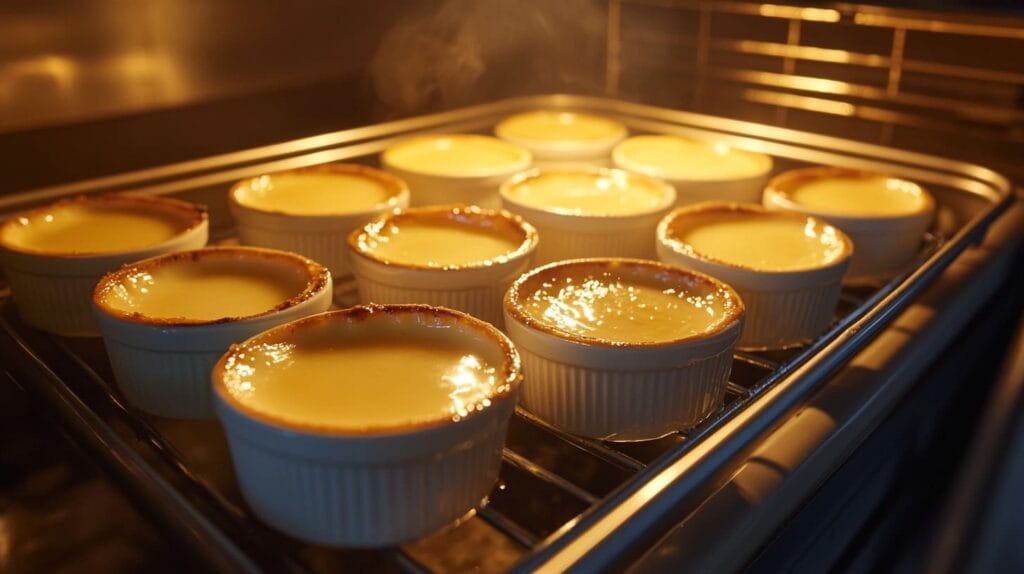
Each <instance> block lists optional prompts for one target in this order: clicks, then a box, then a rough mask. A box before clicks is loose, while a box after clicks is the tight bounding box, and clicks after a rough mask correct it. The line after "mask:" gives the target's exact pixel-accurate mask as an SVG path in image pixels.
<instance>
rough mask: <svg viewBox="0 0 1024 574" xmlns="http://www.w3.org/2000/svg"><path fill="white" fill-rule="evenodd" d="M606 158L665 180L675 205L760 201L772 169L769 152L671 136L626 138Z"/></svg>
mask: <svg viewBox="0 0 1024 574" xmlns="http://www.w3.org/2000/svg"><path fill="white" fill-rule="evenodd" d="M612 163H613V164H614V165H615V167H618V168H621V169H625V170H628V171H632V172H635V173H642V174H644V175H649V176H651V177H658V178H661V179H664V180H665V181H667V182H669V183H671V184H672V185H673V186H674V187H675V188H676V193H677V196H676V197H677V200H676V201H677V203H676V204H677V205H680V206H682V205H689V204H691V203H698V202H701V201H738V202H746V203H760V202H761V192H762V190H763V189H764V184H765V182H766V181H768V175H769V174H770V173H771V171H772V158H771V156H769V155H766V154H763V153H757V152H751V151H746V150H741V149H737V148H734V147H732V146H730V145H728V144H726V143H723V142H708V141H699V140H691V139H688V138H684V137H680V136H674V135H642V136H634V137H631V138H628V139H626V140H624V141H623V142H622V143H620V144H619V145H617V146H615V149H614V150H612Z"/></svg>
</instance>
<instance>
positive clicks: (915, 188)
mask: <svg viewBox="0 0 1024 574" xmlns="http://www.w3.org/2000/svg"><path fill="white" fill-rule="evenodd" d="M925 193H926V192H925V191H924V190H923V189H921V187H920V186H919V185H917V184H915V183H912V182H909V181H906V180H903V179H897V178H893V177H886V176H884V175H870V174H856V175H849V176H833V177H823V178H819V179H812V180H809V181H807V182H806V183H803V184H800V185H798V186H796V187H794V188H792V189H789V190H788V191H787V194H788V196H789V198H790V199H791V200H792V201H794V202H796V203H798V204H800V205H802V206H804V207H806V208H808V209H812V210H814V211H817V212H820V213H828V214H833V215H853V216H879V215H881V216H893V215H910V214H913V213H917V212H919V211H921V210H922V209H923V208H924V206H925V202H926V201H927V200H926V198H925Z"/></svg>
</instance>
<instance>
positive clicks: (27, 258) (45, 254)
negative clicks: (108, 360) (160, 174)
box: [0, 193, 209, 337]
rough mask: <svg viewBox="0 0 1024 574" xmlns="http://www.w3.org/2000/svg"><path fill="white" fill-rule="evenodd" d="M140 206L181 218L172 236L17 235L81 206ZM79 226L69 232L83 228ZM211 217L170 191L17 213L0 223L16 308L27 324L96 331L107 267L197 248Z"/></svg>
mask: <svg viewBox="0 0 1024 574" xmlns="http://www.w3.org/2000/svg"><path fill="white" fill-rule="evenodd" d="M91 208H96V209H108V208H110V209H114V208H116V209H124V210H126V211H134V210H138V211H139V212H141V213H145V214H157V215H158V216H159V217H163V216H164V215H165V214H166V215H167V217H168V218H170V219H171V220H173V221H175V222H176V224H178V223H180V230H179V231H178V233H177V234H175V235H174V236H173V237H170V238H168V239H166V240H164V241H160V242H159V243H156V244H153V245H145V246H141V247H140V246H137V245H136V246H134V247H131V248H126V249H124V250H114V251H111V250H105V251H102V252H90V251H88V250H78V249H73V250H58V251H54V250H50V249H33V248H32V247H31V246H29V245H26V244H25V243H24V242H22V241H19V240H18V236H19V235H20V234H23V233H31V230H32V228H33V227H36V226H44V225H52V224H53V223H54V222H55V221H56V222H59V221H60V218H61V213H62V212H65V211H66V210H79V209H91ZM82 232H83V231H82V229H81V228H74V229H69V230H68V231H67V232H66V233H70V234H75V235H77V234H80V233H82ZM208 234H209V220H208V217H207V214H206V208H205V207H203V206H200V205H196V204H193V203H188V202H185V201H180V200H177V199H170V198H167V197H158V196H144V195H134V194H119V193H110V194H102V195H92V196H80V197H74V198H70V199H64V200H60V201H57V202H55V203H52V204H50V205H47V206H44V207H40V208H36V209H31V210H28V211H24V212H21V213H17V214H15V215H14V216H12V217H11V218H10V219H8V220H7V221H6V222H5V223H4V224H3V226H2V227H0V264H2V265H3V267H4V271H5V273H6V275H7V281H8V283H9V285H10V287H11V292H12V293H13V295H14V304H15V306H16V308H17V310H18V314H19V315H20V316H21V318H22V320H24V321H25V322H26V323H28V324H29V325H32V326H33V327H36V328H37V329H41V330H43V331H47V332H50V333H55V334H58V335H66V336H91V337H94V336H98V335H99V331H98V330H97V327H96V322H95V320H94V319H93V315H92V309H91V305H90V302H91V300H92V291H93V288H94V287H96V282H97V281H99V279H100V277H102V276H103V274H104V273H107V272H108V271H112V270H114V269H117V268H118V267H120V266H121V265H123V264H125V263H128V262H130V261H135V260H138V259H144V258H146V257H152V256H154V255H159V254H161V253H172V252H175V251H183V250H186V249H198V248H200V247H202V246H204V245H206V240H207V237H208Z"/></svg>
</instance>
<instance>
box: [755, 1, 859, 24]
mask: <svg viewBox="0 0 1024 574" xmlns="http://www.w3.org/2000/svg"><path fill="white" fill-rule="evenodd" d="M757 13H758V14H760V15H761V16H767V17H769V18H789V19H790V20H791V21H794V22H799V21H801V20H806V21H808V22H838V21H839V17H840V14H839V11H838V10H829V9H825V8H801V7H799V6H779V5H778V4H761V6H760V7H758V11H757Z"/></svg>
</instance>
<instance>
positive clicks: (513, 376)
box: [213, 303, 523, 438]
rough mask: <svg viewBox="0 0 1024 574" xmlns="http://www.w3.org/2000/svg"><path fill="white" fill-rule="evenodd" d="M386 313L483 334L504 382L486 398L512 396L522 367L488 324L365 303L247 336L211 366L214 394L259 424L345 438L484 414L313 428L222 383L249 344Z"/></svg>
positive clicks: (431, 309)
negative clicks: (495, 351) (498, 358)
mask: <svg viewBox="0 0 1024 574" xmlns="http://www.w3.org/2000/svg"><path fill="white" fill-rule="evenodd" d="M380 314H388V315H396V314H407V315H409V314H426V315H432V316H434V317H439V316H445V317H448V318H450V319H451V320H453V322H454V324H456V325H458V326H459V327H461V328H463V329H472V330H474V331H477V332H478V333H483V335H484V337H486V338H487V339H488V340H490V341H492V342H494V343H497V345H498V347H499V348H500V349H501V354H502V357H503V359H504V360H503V362H502V370H503V373H504V375H505V379H504V382H505V384H504V385H502V386H503V387H504V390H502V391H500V392H495V393H494V394H492V395H491V396H490V397H488V398H490V399H491V400H492V401H497V400H503V399H507V398H508V397H509V396H510V395H512V394H513V393H514V390H515V388H516V387H517V386H518V385H519V383H520V382H521V381H522V378H523V375H522V368H521V365H520V360H519V353H518V352H516V350H515V347H513V346H512V343H511V341H509V339H508V337H506V336H505V335H504V334H503V333H502V332H501V331H499V330H498V329H497V328H495V327H494V326H492V325H491V324H490V323H487V322H485V321H481V320H480V319H477V318H475V317H473V316H471V315H468V314H466V313H463V312H461V311H456V310H454V309H449V308H447V307H435V306H432V305H423V304H388V305H381V304H377V303H369V304H366V305H356V306H354V307H350V308H348V309H341V310H337V311H328V312H325V313H320V314H317V315H311V316H309V317H304V318H301V319H297V320H295V321H292V322H290V323H285V324H283V325H278V326H276V327H273V328H271V329H268V330H266V331H264V332H262V333H260V334H259V335H256V336H254V337H251V338H250V339H248V340H246V341H244V342H242V343H238V344H235V345H231V347H230V348H229V349H228V350H227V352H226V353H225V354H224V355H223V356H222V357H221V358H220V359H219V360H218V361H217V364H216V365H214V367H213V381H214V383H213V388H214V391H215V392H216V393H217V394H218V395H219V396H220V397H221V398H222V399H223V400H224V402H225V403H227V404H229V405H230V406H231V408H233V409H234V410H236V411H238V412H240V413H242V414H243V415H245V416H247V417H249V418H251V419H255V420H258V421H260V422H263V423H266V424H270V425H273V426H276V427H283V428H287V429H294V430H299V431H305V432H311V433H316V434H327V435H332V436H339V437H347V438H361V437H379V436H389V435H401V434H409V433H415V432H419V431H424V430H429V429H432V428H437V427H441V426H444V425H446V424H459V423H461V422H463V421H465V420H467V419H470V418H473V417H476V416H481V415H482V414H483V412H484V411H479V410H474V411H472V412H470V413H469V414H468V415H466V416H465V417H462V418H461V419H460V420H458V421H453V420H452V419H451V417H449V416H445V417H438V418H437V419H436V420H428V421H421V422H417V423H406V424H401V425H388V426H380V427H376V428H374V429H366V430H356V429H344V428H339V427H335V426H329V425H317V424H306V423H297V422H295V421H289V420H285V419H283V418H281V417H278V416H275V415H274V414H272V413H265V412H263V411H259V410H256V409H253V408H251V407H249V406H248V405H246V404H244V403H242V402H241V401H239V400H238V399H237V398H236V397H235V396H234V394H232V393H231V392H230V391H229V390H228V389H227V386H226V385H225V383H224V373H225V370H226V365H227V362H228V360H229V358H231V357H232V356H234V355H235V354H237V353H239V352H243V351H245V350H246V349H248V348H249V347H250V346H251V345H254V344H259V343H261V342H263V341H265V340H267V339H275V338H278V337H279V336H287V334H288V333H292V332H295V331H297V330H299V329H302V328H304V327H305V326H307V325H310V324H314V323H320V322H328V321H333V320H335V319H336V318H340V317H350V318H352V319H354V320H356V321H366V320H368V319H370V318H372V317H374V316H376V315H380ZM491 408H494V406H493V404H492V406H491V407H488V408H485V409H484V410H485V411H486V410H490V409H491Z"/></svg>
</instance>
